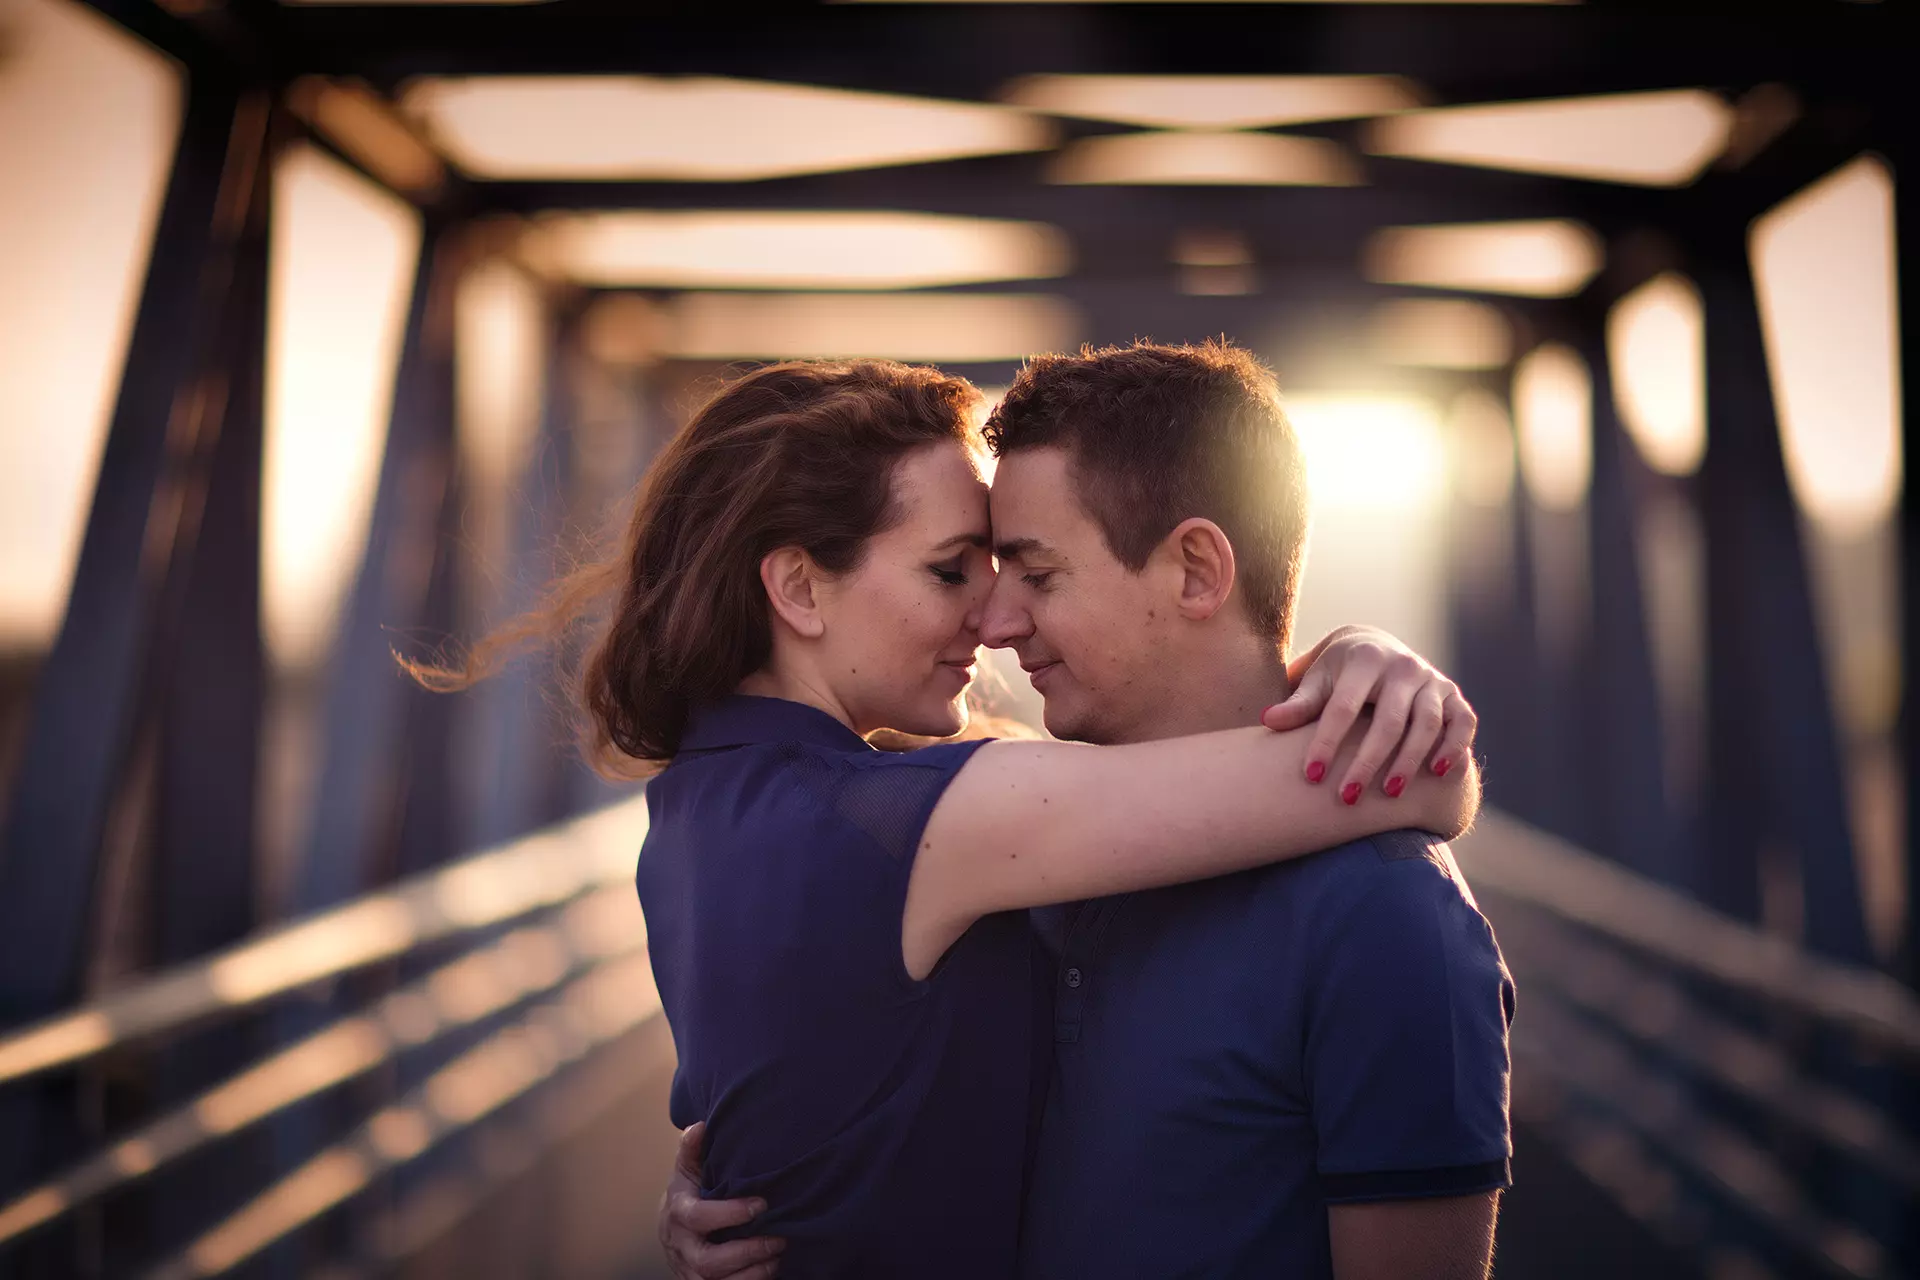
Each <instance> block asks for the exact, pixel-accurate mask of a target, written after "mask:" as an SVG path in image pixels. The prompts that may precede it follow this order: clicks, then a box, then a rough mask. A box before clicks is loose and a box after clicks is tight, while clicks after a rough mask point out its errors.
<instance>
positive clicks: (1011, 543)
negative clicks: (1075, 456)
mask: <svg viewBox="0 0 1920 1280" xmlns="http://www.w3.org/2000/svg"><path fill="white" fill-rule="evenodd" d="M1059 453H1060V451H1059V450H1055V449H1044V450H1042V449H1032V450H1027V449H1023V450H1021V451H1020V452H1019V453H1016V454H1013V455H1011V456H1009V457H1007V458H1003V459H1001V462H1000V468H999V470H998V471H997V472H996V473H995V475H994V478H993V481H994V482H993V489H992V492H991V493H990V495H989V499H988V500H989V504H990V508H991V511H992V515H993V542H994V547H995V550H996V551H998V553H999V554H1000V555H1001V556H1003V557H1006V558H1012V557H1015V556H1020V555H1033V554H1039V553H1049V554H1059V553H1060V552H1061V551H1063V550H1064V549H1066V548H1067V547H1069V546H1070V545H1071V544H1073V543H1075V542H1076V541H1077V540H1078V538H1079V536H1080V535H1082V534H1084V533H1085V530H1084V529H1083V528H1082V526H1083V525H1085V524H1086V523H1087V518H1086V516H1085V514H1084V511H1083V509H1082V507H1081V504H1080V500H1079V497H1078V495H1077V494H1075V493H1074V491H1073V485H1072V475H1071V472H1070V471H1069V470H1068V469H1067V468H1066V466H1064V465H1063V464H1064V458H1058V457H1052V458H1050V457H1048V456H1047V455H1058V454H1059Z"/></svg>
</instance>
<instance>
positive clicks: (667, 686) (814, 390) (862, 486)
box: [400, 360, 980, 773]
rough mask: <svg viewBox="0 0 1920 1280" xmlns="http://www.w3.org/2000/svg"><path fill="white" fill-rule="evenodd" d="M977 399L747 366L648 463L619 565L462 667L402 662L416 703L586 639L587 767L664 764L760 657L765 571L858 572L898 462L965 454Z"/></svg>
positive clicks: (925, 384)
mask: <svg viewBox="0 0 1920 1280" xmlns="http://www.w3.org/2000/svg"><path fill="white" fill-rule="evenodd" d="M979 403H980V393H979V392H978V391H977V390H975V388H974V386H973V384H972V383H970V382H968V381H966V380H965V379H964V378H956V377H952V376H950V375H947V374H944V373H941V372H940V371H939V370H937V369H928V368H922V367H917V366H913V365H904V364H896V363H894V362H892V361H887V360H853V361H844V362H840V361H835V362H828V361H793V362H788V363H784V364H775V365H768V366H766V367H765V368H761V369H757V370H755V371H753V372H752V373H749V374H746V375H745V376H744V377H741V378H738V379H735V380H734V381H732V382H730V383H728V384H726V385H725V386H723V387H721V388H720V390H719V391H718V392H716V393H715V394H714V395H713V397H712V398H711V399H709V400H707V402H706V403H705V404H703V405H701V406H700V408H699V409H697V410H696V411H695V412H694V414H693V416H692V418H691V419H690V420H689V421H688V422H687V425H686V426H685V427H683V428H681V430H680V432H679V433H678V434H677V435H675V436H674V438H673V439H672V441H671V442H669V443H668V445H667V446H666V448H665V449H663V450H662V451H661V453H660V456H659V457H658V458H657V459H655V461H654V463H653V466H652V467H651V468H650V469H649V470H648V472H647V475H646V478H645V479H644V480H643V481H642V482H641V485H640V492H639V498H638V501H637V503H636V505H635V507H634V511H633V515H632V517H631V518H630V519H629V521H628V523H627V527H626V532H625V536H624V537H623V538H622V539H621V540H620V544H619V548H618V551H617V552H616V554H614V555H613V556H611V557H609V558H606V559H604V560H600V561H595V562H592V563H588V564H585V565H583V566H582V567H580V568H579V569H576V570H574V571H573V572H572V573H570V574H568V575H567V576H565V577H564V578H562V579H561V580H560V581H559V582H557V583H555V584H554V586H553V588H552V589H551V590H550V591H549V593H548V594H547V597H546V599H545V600H544V602H543V603H542V604H541V605H540V607H539V608H537V609H535V610H533V611H532V612H530V613H528V614H526V615H524V616H522V617H520V618H517V619H515V620H514V621H512V622H510V623H508V624H506V625H505V626H504V627H502V628H500V629H499V630H498V631H496V632H494V633H493V634H492V635H489V636H488V637H486V638H485V639H484V640H482V641H480V642H479V643H478V644H476V645H475V646H474V647H473V648H472V649H471V650H470V651H469V652H468V653H467V654H466V655H465V657H464V659H463V660H462V661H460V662H458V663H454V664H448V665H438V664H432V663H421V662H414V661H411V660H409V659H406V658H401V659H400V663H401V665H402V666H403V667H404V668H406V670H407V671H408V672H409V674H411V675H412V676H413V677H414V679H416V680H418V681H419V682H420V683H421V684H423V685H425V686H427V687H428V688H430V689H436V690H441V691H452V690H457V689H464V688H466V687H468V686H470V685H472V684H474V683H476V682H478V681H480V680H482V679H485V678H486V677H487V676H488V675H490V674H491V673H492V672H493V671H494V670H496V669H497V668H498V667H499V666H500V665H501V663H502V662H503V661H504V660H505V659H506V658H507V657H509V656H511V655H512V654H513V653H514V652H516V651H518V650H520V649H522V648H525V647H527V646H528V645H529V644H533V643H536V642H540V641H546V642H549V643H557V642H559V641H561V640H562V639H563V638H564V637H566V636H568V635H569V634H572V633H574V632H576V631H577V630H578V629H581V628H591V629H592V630H591V633H590V639H589V642H588V644H587V646H586V649H585V651H584V654H583V656H582V659H581V662H580V665H579V669H578V672H577V674H576V675H575V677H574V681H575V683H576V685H577V694H578V702H579V708H580V710H581V711H582V712H584V724H583V725H582V729H583V733H582V738H583V742H582V745H583V748H584V749H585V753H586V755H587V757H588V759H589V760H590V761H592V762H593V763H594V765H595V766H596V767H598V768H601V769H602V770H603V771H606V772H611V773H631V772H633V765H634V764H635V763H636V762H637V763H639V764H641V765H642V766H648V765H655V764H658V763H660V762H663V761H666V760H668V759H671V758H672V757H673V755H674V753H675V752H676V751H678V750H679V748H680V739H681V736H682V735H683V734H684V733H685V732H686V727H687V719H688V716H689V715H690V714H691V712H692V711H693V709H694V708H695V707H697V706H699V705H700V704H701V703H704V702H709V701H712V700H713V699H715V698H719V697H723V696H725V695H726V694H729V693H732V692H733V691H734V689H735V688H736V687H738V685H739V683H740V682H741V681H742V680H743V679H745V678H746V677H747V676H748V675H751V674H752V673H753V672H755V671H758V670H759V669H760V668H761V667H763V666H765V665H766V663H767V661H768V659H769V658H770V657H771V656H772V650H773V631H772V624H771V621H770V619H769V617H768V604H767V597H766V592H765V590H764V588H763V587H762V586H761V583H760V561H761V559H762V558H763V557H764V556H766V554H767V553H768V552H770V551H773V550H775V549H776V548H779V547H786V546H797V547H800V548H803V549H804V550H805V551H806V552H807V554H808V555H809V556H811V557H812V558H813V560H814V562H815V563H816V564H818V565H819V566H820V567H821V568H822V569H823V570H825V571H826V572H828V573H832V574H841V573H847V572H850V571H851V570H853V569H855V568H857V567H858V566H859V564H860V561H861V558H862V556H863V555H864V553H865V551H866V545H867V540H868V539H869V538H871V537H872V536H873V535H874V534H876V533H880V532H882V531H884V530H886V529H888V528H890V527H892V526H893V525H894V524H895V523H896V522H898V521H899V520H900V519H901V518H902V517H903V515H904V512H902V511H901V510H900V509H899V507H898V505H897V504H896V502H895V501H894V497H893V473H894V468H895V465H896V464H897V463H898V462H899V461H900V459H901V458H903V457H904V456H906V455H907V454H908V453H910V452H912V451H913V450H915V449H918V448H921V447H923V446H925V445H929V444H935V443H939V442H941V441H946V440H951V441H954V442H956V443H959V444H961V445H963V446H971V445H972V443H973V439H974V436H973V432H974V425H973V424H974V419H975V415H976V412H977V409H978V406H979Z"/></svg>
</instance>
